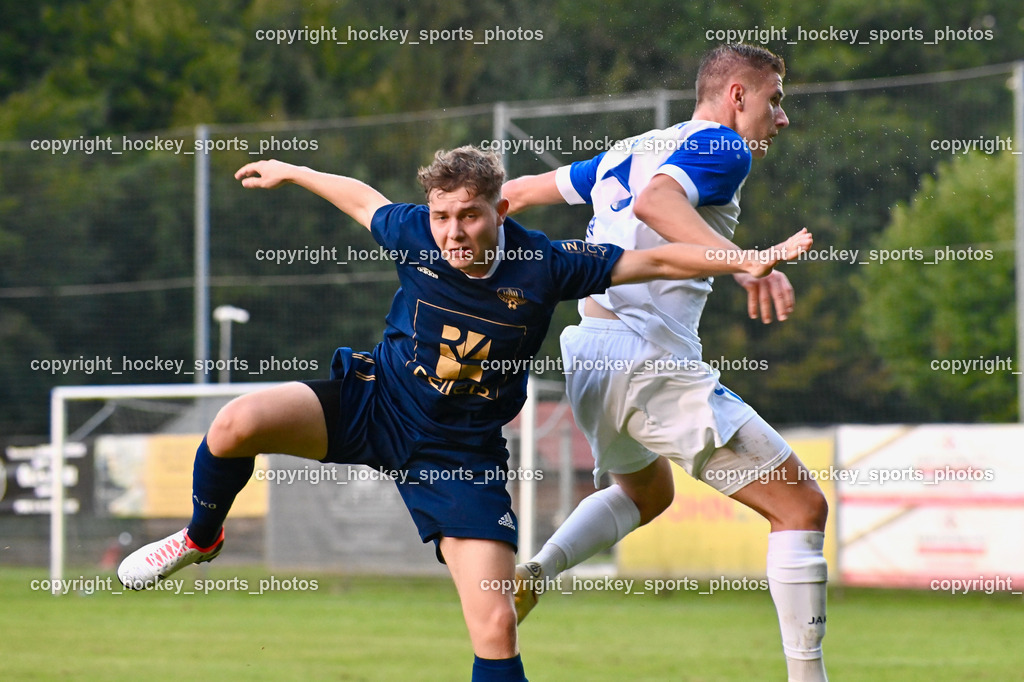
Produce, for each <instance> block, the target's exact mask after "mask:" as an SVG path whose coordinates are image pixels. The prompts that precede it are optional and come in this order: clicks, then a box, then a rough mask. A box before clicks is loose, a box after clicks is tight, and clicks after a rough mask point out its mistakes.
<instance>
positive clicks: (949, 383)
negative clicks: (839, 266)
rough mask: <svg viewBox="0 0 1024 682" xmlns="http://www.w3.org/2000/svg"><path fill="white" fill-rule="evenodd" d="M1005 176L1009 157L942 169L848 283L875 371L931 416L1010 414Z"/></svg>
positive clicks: (966, 160) (979, 157) (1008, 179)
mask: <svg viewBox="0 0 1024 682" xmlns="http://www.w3.org/2000/svg"><path fill="white" fill-rule="evenodd" d="M1013 177H1014V157H1013V156H1011V155H1009V154H999V155H986V154H982V153H973V154H969V155H967V156H961V157H957V158H956V159H955V160H953V161H952V162H948V163H944V164H941V165H940V167H939V170H938V173H937V176H936V177H934V178H932V177H929V178H926V179H925V180H924V182H923V183H922V185H921V188H920V189H919V190H918V192H917V193H916V194H915V195H914V198H913V199H912V200H911V201H910V202H909V204H899V205H897V206H896V207H895V208H894V209H893V212H892V220H891V222H890V223H889V226H888V227H887V228H886V229H885V231H884V232H883V233H882V235H881V236H880V238H879V239H878V240H877V242H876V244H875V253H874V254H871V253H869V254H868V255H869V257H871V258H872V260H873V261H874V262H878V264H877V265H876V264H874V263H873V264H872V265H869V266H865V267H864V269H863V271H862V273H861V274H860V275H859V276H858V277H856V278H855V279H854V282H855V286H856V288H857V289H858V291H859V292H860V294H861V297H862V301H863V302H862V305H861V307H860V310H859V319H860V322H861V323H862V324H863V326H864V330H865V332H866V334H867V337H868V338H869V339H870V341H871V343H872V344H873V345H874V348H875V350H876V352H877V353H878V354H879V356H881V357H882V358H883V361H884V370H885V371H886V372H888V373H889V375H890V376H891V380H892V383H893V385H894V386H896V387H897V388H899V389H900V390H902V391H903V392H904V393H906V394H907V395H908V396H909V397H911V398H912V399H913V400H915V401H917V402H918V403H919V404H920V405H921V406H923V407H925V408H926V410H927V411H928V413H929V417H931V418H932V419H936V420H948V421H958V422H970V421H976V420H980V421H1005V420H1013V419H1015V417H1016V407H1015V405H1016V401H1015V397H1016V390H1015V377H1014V375H1013V374H1012V373H1011V372H1012V370H1013V369H1015V368H1013V367H1012V365H1010V366H1009V367H1008V366H1007V365H1006V363H1007V362H1010V361H1012V358H1013V357H1014V355H1015V353H1014V340H1015V336H1014V319H1015V318H1014V267H1013V250H1012V244H1013V229H1014V228H1013ZM883 254H887V255H889V256H890V258H891V259H890V260H888V261H887V262H885V263H884V264H882V263H881V262H880V260H881V256H882V255H883ZM876 256H877V257H876ZM930 263H934V264H930ZM954 361H957V362H959V363H961V364H959V365H954V364H953V363H954ZM1016 369H1020V368H1016Z"/></svg>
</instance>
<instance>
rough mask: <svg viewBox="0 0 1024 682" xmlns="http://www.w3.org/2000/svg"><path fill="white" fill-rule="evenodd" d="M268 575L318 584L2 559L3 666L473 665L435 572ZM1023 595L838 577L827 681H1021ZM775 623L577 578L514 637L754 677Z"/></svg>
mask: <svg viewBox="0 0 1024 682" xmlns="http://www.w3.org/2000/svg"><path fill="white" fill-rule="evenodd" d="M95 575H96V573H95V572H92V571H84V572H83V571H68V572H67V573H66V575H65V577H66V578H74V577H81V576H84V577H92V576H95ZM100 575H101V576H106V575H107V574H100ZM270 575H272V572H270V571H266V570H259V569H253V568H245V569H238V568H235V567H230V566H228V567H211V568H210V569H209V570H208V571H207V572H201V571H199V570H197V569H194V568H190V569H186V571H184V572H183V573H181V574H178V575H177V576H175V578H183V579H184V580H185V583H184V588H183V589H184V590H189V589H194V584H193V581H195V580H196V579H197V578H200V579H201V578H203V577H205V578H207V579H211V580H218V579H219V580H226V581H232V580H233V579H236V578H237V579H240V580H245V581H247V583H248V585H247V587H248V589H249V590H256V589H257V588H258V585H259V581H260V580H261V579H265V578H267V577H269V576H270ZM273 575H276V576H277V577H278V578H279V579H285V578H287V579H292V578H295V577H298V578H304V579H307V580H316V581H317V587H318V589H316V590H315V591H312V590H309V591H305V592H297V591H287V592H285V591H275V592H266V593H264V594H261V595H250V594H248V591H245V590H239V589H235V590H225V589H220V590H216V591H213V592H211V593H210V594H206V595H204V594H192V595H185V594H177V595H175V594H173V593H170V592H146V593H127V594H122V595H116V594H111V593H110V592H109V591H108V589H106V586H103V587H104V589H102V590H98V591H95V592H94V593H93V594H90V595H85V594H78V593H71V594H68V595H64V596H57V597H55V596H52V595H50V594H49V593H46V592H42V591H39V590H33V589H32V584H31V583H32V581H33V580H36V579H45V578H46V572H45V571H44V570H42V569H23V568H18V569H12V568H4V567H0V680H67V679H72V680H90V681H91V680H139V679H145V680H148V681H151V680H176V681H177V680H182V679H217V680H242V679H244V680H275V681H277V680H345V681H354V680H373V681H377V680H401V681H406V680H409V681H412V680H444V681H450V680H468V679H469V670H470V665H471V661H472V651H471V649H470V647H469V641H468V637H467V635H466V632H465V627H464V625H463V623H462V617H461V612H460V610H459V606H458V603H457V600H456V596H455V591H454V588H453V587H452V586H451V584H450V582H448V581H447V580H433V579H397V578H390V579H384V578H347V577H340V576H326V575H323V574H311V575H300V576H295V574H293V573H289V574H287V575H285V574H284V573H282V572H277V573H276V574H273ZM112 583H113V586H114V588H115V589H118V588H119V587H120V586H119V585H118V584H117V580H116V578H113V579H112ZM221 587H226V585H222V586H221ZM233 587H235V588H238V587H241V585H240V583H238V582H237V581H236V582H235V584H234V585H233ZM1021 609H1022V604H1021V598H1020V597H1019V596H1018V597H1013V596H1010V595H1005V594H997V595H991V596H987V595H984V594H971V595H949V594H939V593H932V592H901V591H881V590H859V589H858V590H854V589H845V590H839V591H834V592H833V593H832V594H831V595H830V603H829V624H828V636H827V638H826V640H825V652H826V662H827V664H828V669H829V675H830V677H831V679H832V680H834V681H838V682H861V681H863V682H886V681H887V680H893V681H897V680H898V681H900V682H905V681H912V682H913V681H916V680H921V681H927V682H936V681H942V680H949V681H956V682H964V681H968V680H971V681H975V680H977V681H985V680H991V681H992V682H996V681H998V682H1003V681H1005V680H1011V679H1021V678H1022V672H1021V671H1022V670H1024V648H1022V647H1019V646H1016V644H1015V642H1016V640H1017V639H1018V636H1019V632H1020V620H1021ZM777 630H778V626H777V623H776V621H775V614H774V610H773V608H772V604H771V601H770V598H769V596H768V595H767V594H766V593H765V592H762V591H753V592H751V591H747V592H728V593H717V594H714V595H711V596H702V595H699V594H697V593H695V592H685V591H676V592H671V593H668V594H664V595H660V596H655V595H653V594H645V595H643V596H639V595H635V594H630V595H626V594H623V593H621V592H618V593H608V592H580V591H575V592H573V593H572V594H569V595H562V594H548V595H545V597H544V598H543V600H542V602H541V605H540V606H539V607H538V609H537V610H536V611H535V612H534V613H533V614H531V616H530V618H529V620H527V621H526V623H525V624H524V626H523V628H522V631H521V634H520V637H521V647H522V651H523V659H524V661H525V663H526V670H527V674H528V676H529V678H530V679H531V680H532V681H533V682H545V681H555V680H558V681H564V680H587V681H588V682H592V681H600V680H615V681H621V680H631V681H632V680H686V681H706V682H712V681H714V682H721V681H729V680H737V681H739V680H742V681H744V682H750V681H759V680H784V679H785V664H784V662H783V660H782V654H781V648H780V645H779V641H778V634H777Z"/></svg>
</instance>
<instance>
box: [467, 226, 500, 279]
mask: <svg viewBox="0 0 1024 682" xmlns="http://www.w3.org/2000/svg"><path fill="white" fill-rule="evenodd" d="M504 257H505V223H502V224H501V225H498V245H497V247H495V249H494V260H492V261H491V267H490V269H489V270H488V271H487V273H486V274H483V275H480V276H479V277H474V276H473V275H470V274H467V273H463V274H465V275H466V277H469V278H470V279H487V278H488V277H490V276H491V275H493V274H494V271H495V270H497V269H498V266H499V265H501V259H502V258H504Z"/></svg>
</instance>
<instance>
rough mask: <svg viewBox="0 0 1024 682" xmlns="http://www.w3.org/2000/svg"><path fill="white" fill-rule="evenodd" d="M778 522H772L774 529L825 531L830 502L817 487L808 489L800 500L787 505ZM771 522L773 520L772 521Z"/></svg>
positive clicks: (802, 492) (804, 490)
mask: <svg viewBox="0 0 1024 682" xmlns="http://www.w3.org/2000/svg"><path fill="white" fill-rule="evenodd" d="M780 511H781V513H780V514H778V517H777V519H776V520H772V527H773V529H774V528H776V527H778V528H779V529H781V530H816V531H822V532H823V531H824V530H825V522H826V521H828V500H826V499H825V494H824V493H822V492H821V489H820V488H818V487H817V486H814V487H813V488H811V487H807V488H805V489H803V490H802V491H801V495H800V496H799V499H797V500H794V503H793V504H789V505H786V507H785V508H784V509H783V510H780ZM770 520H771V519H770Z"/></svg>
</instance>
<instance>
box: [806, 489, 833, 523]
mask: <svg viewBox="0 0 1024 682" xmlns="http://www.w3.org/2000/svg"><path fill="white" fill-rule="evenodd" d="M806 509H807V511H806V514H807V518H806V519H804V521H805V524H806V525H807V530H819V531H824V530H825V522H826V521H828V500H827V499H826V498H825V493H823V492H821V490H820V489H818V490H816V491H815V492H814V494H813V495H809V496H808V500H807V504H806Z"/></svg>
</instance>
